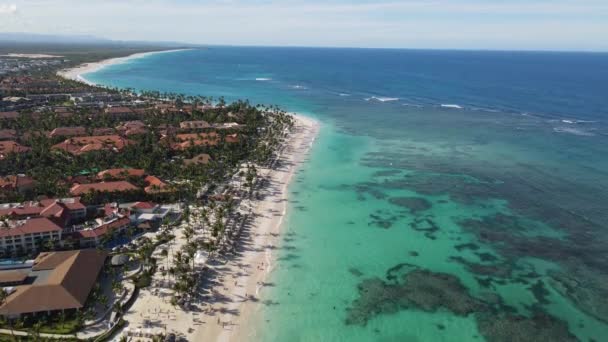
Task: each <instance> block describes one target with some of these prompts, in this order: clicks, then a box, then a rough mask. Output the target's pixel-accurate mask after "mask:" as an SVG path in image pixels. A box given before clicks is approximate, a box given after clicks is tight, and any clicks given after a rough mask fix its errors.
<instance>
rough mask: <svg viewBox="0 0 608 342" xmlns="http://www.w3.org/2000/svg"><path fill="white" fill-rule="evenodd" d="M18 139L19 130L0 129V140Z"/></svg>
mask: <svg viewBox="0 0 608 342" xmlns="http://www.w3.org/2000/svg"><path fill="white" fill-rule="evenodd" d="M15 139H17V131H16V130H14V129H0V140H15Z"/></svg>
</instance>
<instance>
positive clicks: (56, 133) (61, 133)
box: [49, 127, 87, 138]
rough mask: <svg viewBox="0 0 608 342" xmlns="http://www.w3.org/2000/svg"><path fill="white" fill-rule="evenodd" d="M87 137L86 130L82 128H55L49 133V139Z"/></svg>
mask: <svg viewBox="0 0 608 342" xmlns="http://www.w3.org/2000/svg"><path fill="white" fill-rule="evenodd" d="M83 135H87V129H86V128H84V127H57V128H55V129H54V130H52V131H51V132H50V133H49V137H51V138H56V137H79V136H83Z"/></svg>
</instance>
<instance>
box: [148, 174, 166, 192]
mask: <svg viewBox="0 0 608 342" xmlns="http://www.w3.org/2000/svg"><path fill="white" fill-rule="evenodd" d="M144 181H145V182H146V187H145V188H144V191H145V192H146V193H147V194H154V193H159V192H165V191H168V190H169V185H168V184H167V183H165V182H163V181H162V180H160V179H159V178H158V177H156V176H147V177H146V178H145V179H144Z"/></svg>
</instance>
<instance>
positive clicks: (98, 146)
mask: <svg viewBox="0 0 608 342" xmlns="http://www.w3.org/2000/svg"><path fill="white" fill-rule="evenodd" d="M131 143H132V141H130V140H128V139H125V138H123V137H121V136H119V135H99V136H88V137H73V138H70V139H67V140H66V141H64V142H62V143H59V144H57V145H53V147H51V148H52V149H54V150H63V151H65V152H67V153H70V154H73V155H80V154H83V153H87V152H91V151H100V150H108V151H114V152H119V151H122V150H123V149H124V148H125V147H126V146H128V145H130V144H131Z"/></svg>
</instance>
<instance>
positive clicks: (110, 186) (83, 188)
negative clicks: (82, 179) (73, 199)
mask: <svg viewBox="0 0 608 342" xmlns="http://www.w3.org/2000/svg"><path fill="white" fill-rule="evenodd" d="M136 190H139V188H138V187H136V186H135V185H133V184H131V183H129V182H126V181H116V182H101V183H91V184H75V185H74V186H72V188H71V189H70V194H72V195H73V196H82V195H84V194H87V193H89V192H110V193H113V192H125V191H136Z"/></svg>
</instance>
